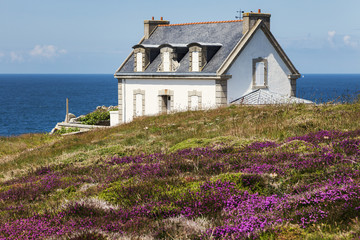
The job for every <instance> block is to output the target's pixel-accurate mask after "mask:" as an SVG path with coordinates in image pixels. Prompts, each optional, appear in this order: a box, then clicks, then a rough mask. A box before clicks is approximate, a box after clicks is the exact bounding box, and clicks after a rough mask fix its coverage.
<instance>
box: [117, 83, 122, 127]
mask: <svg viewBox="0 0 360 240" xmlns="http://www.w3.org/2000/svg"><path fill="white" fill-rule="evenodd" d="M118 111H119V124H121V123H123V120H122V119H123V96H122V79H118Z"/></svg>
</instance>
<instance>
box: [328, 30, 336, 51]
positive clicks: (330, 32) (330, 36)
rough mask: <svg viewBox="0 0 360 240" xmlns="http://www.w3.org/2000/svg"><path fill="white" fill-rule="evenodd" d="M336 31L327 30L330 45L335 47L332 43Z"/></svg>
mask: <svg viewBox="0 0 360 240" xmlns="http://www.w3.org/2000/svg"><path fill="white" fill-rule="evenodd" d="M335 34H336V31H328V38H327V39H328V42H329V43H330V45H331V46H332V47H335V43H334V37H335Z"/></svg>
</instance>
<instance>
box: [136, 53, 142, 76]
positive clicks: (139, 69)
mask: <svg viewBox="0 0 360 240" xmlns="http://www.w3.org/2000/svg"><path fill="white" fill-rule="evenodd" d="M136 71H137V72H142V71H143V56H142V53H141V52H139V53H137V54H136Z"/></svg>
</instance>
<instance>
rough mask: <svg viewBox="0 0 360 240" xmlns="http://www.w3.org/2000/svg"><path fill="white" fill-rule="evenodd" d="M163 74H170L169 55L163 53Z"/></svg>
mask: <svg viewBox="0 0 360 240" xmlns="http://www.w3.org/2000/svg"><path fill="white" fill-rule="evenodd" d="M164 72H170V53H169V52H164Z"/></svg>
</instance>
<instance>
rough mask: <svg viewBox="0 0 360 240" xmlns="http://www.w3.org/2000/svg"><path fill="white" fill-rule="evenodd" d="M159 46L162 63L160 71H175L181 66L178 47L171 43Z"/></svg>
mask: <svg viewBox="0 0 360 240" xmlns="http://www.w3.org/2000/svg"><path fill="white" fill-rule="evenodd" d="M159 48H160V54H161V63H160V65H159V67H158V72H175V71H176V70H177V69H178V68H179V66H180V64H179V62H178V59H177V52H176V48H175V47H173V46H172V45H170V44H163V45H161V46H160V47H159Z"/></svg>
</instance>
